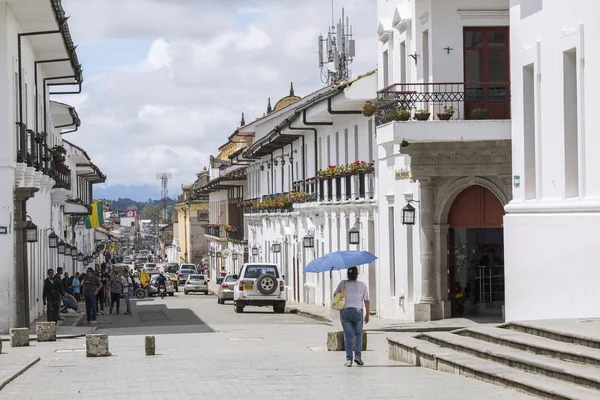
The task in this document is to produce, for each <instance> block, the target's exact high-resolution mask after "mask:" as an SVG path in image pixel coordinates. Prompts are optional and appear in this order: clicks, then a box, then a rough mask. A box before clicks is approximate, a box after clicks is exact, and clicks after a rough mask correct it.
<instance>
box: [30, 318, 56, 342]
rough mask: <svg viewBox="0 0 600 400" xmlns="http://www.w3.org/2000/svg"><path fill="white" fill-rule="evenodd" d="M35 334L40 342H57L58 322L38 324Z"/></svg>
mask: <svg viewBox="0 0 600 400" xmlns="http://www.w3.org/2000/svg"><path fill="white" fill-rule="evenodd" d="M35 334H36V335H37V341H38V342H56V322H38V323H37V324H35Z"/></svg>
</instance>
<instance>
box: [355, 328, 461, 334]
mask: <svg viewBox="0 0 600 400" xmlns="http://www.w3.org/2000/svg"><path fill="white" fill-rule="evenodd" d="M464 328H466V327H460V326H452V327H450V326H439V327H431V328H417V327H415V328H375V329H365V331H369V332H389V333H402V332H405V333H410V332H416V333H427V332H452V331H455V330H458V329H464Z"/></svg>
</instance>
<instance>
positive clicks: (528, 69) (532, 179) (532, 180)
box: [523, 64, 537, 200]
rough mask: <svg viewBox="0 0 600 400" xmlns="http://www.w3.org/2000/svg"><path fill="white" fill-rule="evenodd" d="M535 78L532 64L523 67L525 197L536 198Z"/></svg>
mask: <svg viewBox="0 0 600 400" xmlns="http://www.w3.org/2000/svg"><path fill="white" fill-rule="evenodd" d="M534 82H535V79H534V68H533V64H530V65H527V66H525V67H523V133H524V138H525V142H524V154H523V156H524V163H525V164H524V171H523V172H524V173H525V176H524V178H525V179H524V189H525V199H526V200H528V199H535V198H536V181H537V176H536V168H535V165H536V157H535V153H536V151H535V132H536V129H535V109H536V105H535V83H534Z"/></svg>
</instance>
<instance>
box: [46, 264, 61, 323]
mask: <svg viewBox="0 0 600 400" xmlns="http://www.w3.org/2000/svg"><path fill="white" fill-rule="evenodd" d="M42 299H43V300H44V305H45V306H46V307H47V308H46V318H47V320H48V322H51V321H54V322H57V321H58V310H59V308H60V281H58V280H56V279H55V278H54V270H53V269H49V270H48V277H47V278H46V279H44V291H43V293H42Z"/></svg>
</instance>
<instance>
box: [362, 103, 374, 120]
mask: <svg viewBox="0 0 600 400" xmlns="http://www.w3.org/2000/svg"><path fill="white" fill-rule="evenodd" d="M375 111H377V106H376V105H375V103H373V102H372V101H370V100H367V101H366V102H365V104H363V106H362V113H363V115H364V116H365V117H367V118H370V117H372V116H373V114H375Z"/></svg>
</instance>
